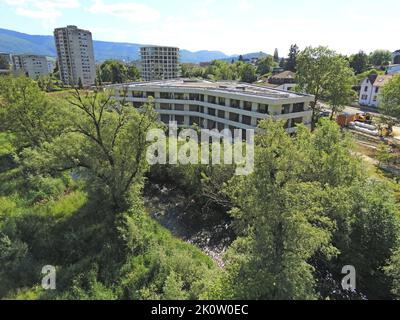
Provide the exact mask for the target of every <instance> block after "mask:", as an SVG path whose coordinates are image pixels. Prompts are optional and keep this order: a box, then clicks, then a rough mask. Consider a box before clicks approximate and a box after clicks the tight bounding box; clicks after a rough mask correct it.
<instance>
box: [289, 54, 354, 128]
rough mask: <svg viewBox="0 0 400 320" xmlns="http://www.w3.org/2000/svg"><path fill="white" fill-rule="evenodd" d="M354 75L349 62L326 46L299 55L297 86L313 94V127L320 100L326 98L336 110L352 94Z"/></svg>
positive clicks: (338, 109) (333, 109) (335, 110)
mask: <svg viewBox="0 0 400 320" xmlns="http://www.w3.org/2000/svg"><path fill="white" fill-rule="evenodd" d="M353 76H354V75H353V72H352V70H351V69H350V67H349V64H348V61H347V60H346V59H345V58H343V57H341V56H339V55H337V54H336V53H335V52H334V51H332V50H330V49H328V48H326V47H317V48H312V47H308V48H306V49H305V50H304V51H302V52H301V53H300V54H299V56H298V57H297V75H296V77H297V83H298V89H299V90H300V91H303V92H307V93H309V94H312V95H314V101H313V102H312V103H311V108H312V126H313V128H314V126H315V124H316V123H317V121H318V114H319V111H320V106H319V104H318V103H319V102H320V101H321V100H325V101H326V102H327V103H328V104H329V105H330V106H331V107H332V111H333V113H335V112H338V111H340V108H342V107H343V106H344V105H345V104H346V103H347V102H348V101H349V99H350V98H351V97H352V96H353V92H352V91H351V85H352V83H353V82H354V79H353Z"/></svg>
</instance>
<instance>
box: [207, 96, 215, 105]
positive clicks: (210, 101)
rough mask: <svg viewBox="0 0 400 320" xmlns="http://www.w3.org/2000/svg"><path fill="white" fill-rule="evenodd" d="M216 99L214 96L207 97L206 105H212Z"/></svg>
mask: <svg viewBox="0 0 400 320" xmlns="http://www.w3.org/2000/svg"><path fill="white" fill-rule="evenodd" d="M215 102H216V98H215V97H214V96H208V103H213V104H215Z"/></svg>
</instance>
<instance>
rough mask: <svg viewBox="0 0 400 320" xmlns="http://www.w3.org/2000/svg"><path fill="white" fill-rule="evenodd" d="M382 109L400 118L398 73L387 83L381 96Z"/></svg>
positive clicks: (388, 114)
mask: <svg viewBox="0 0 400 320" xmlns="http://www.w3.org/2000/svg"><path fill="white" fill-rule="evenodd" d="M379 99H380V101H381V103H380V106H379V108H380V110H381V112H382V113H383V114H385V115H387V116H389V117H395V118H397V119H400V76H399V75H397V76H395V77H394V78H393V79H391V80H390V81H389V83H387V84H386V85H385V86H384V87H383V89H382V91H381V94H380V96H379Z"/></svg>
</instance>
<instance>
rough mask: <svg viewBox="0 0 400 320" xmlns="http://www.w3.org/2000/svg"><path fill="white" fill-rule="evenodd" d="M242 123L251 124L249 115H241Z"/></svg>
mask: <svg viewBox="0 0 400 320" xmlns="http://www.w3.org/2000/svg"><path fill="white" fill-rule="evenodd" d="M242 123H243V124H247V125H249V126H251V117H249V116H242Z"/></svg>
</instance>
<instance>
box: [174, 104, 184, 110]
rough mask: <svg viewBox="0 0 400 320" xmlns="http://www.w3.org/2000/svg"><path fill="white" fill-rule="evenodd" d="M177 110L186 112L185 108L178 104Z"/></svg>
mask: <svg viewBox="0 0 400 320" xmlns="http://www.w3.org/2000/svg"><path fill="white" fill-rule="evenodd" d="M175 110H176V111H185V106H184V105H183V104H176V105H175Z"/></svg>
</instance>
